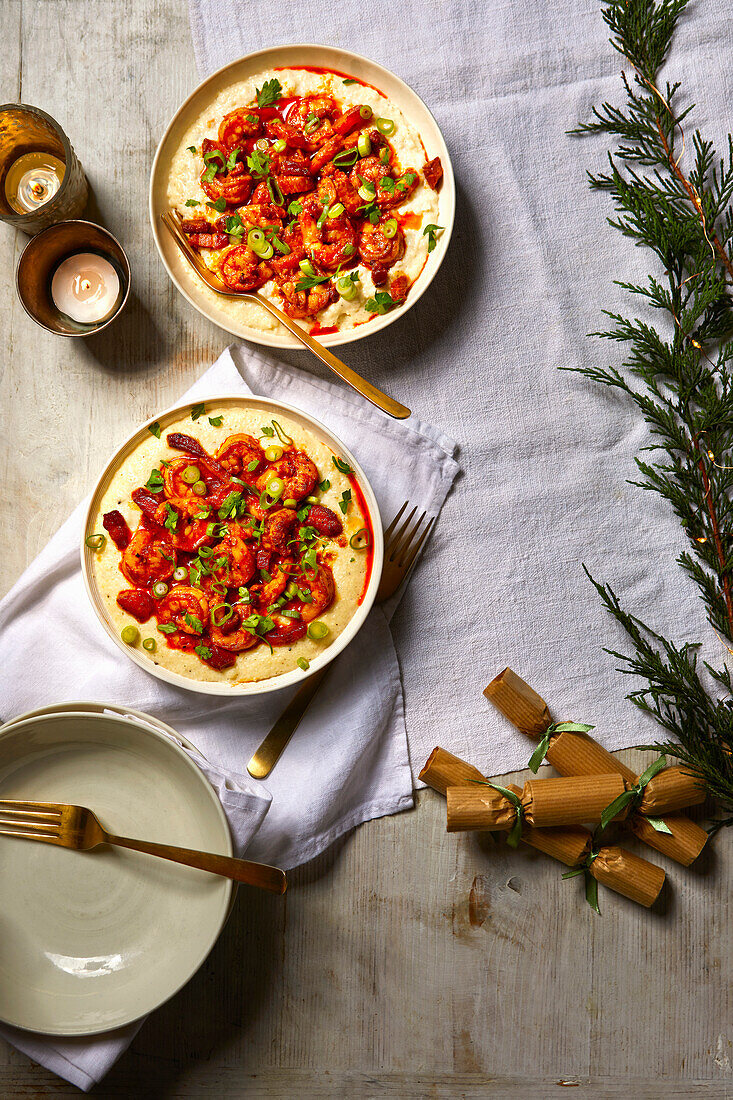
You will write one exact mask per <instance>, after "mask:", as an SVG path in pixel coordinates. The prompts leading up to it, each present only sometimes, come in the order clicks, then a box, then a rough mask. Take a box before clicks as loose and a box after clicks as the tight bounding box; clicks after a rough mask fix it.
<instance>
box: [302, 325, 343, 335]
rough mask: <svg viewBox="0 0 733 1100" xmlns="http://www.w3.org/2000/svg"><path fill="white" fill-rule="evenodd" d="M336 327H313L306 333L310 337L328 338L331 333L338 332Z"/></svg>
mask: <svg viewBox="0 0 733 1100" xmlns="http://www.w3.org/2000/svg"><path fill="white" fill-rule="evenodd" d="M338 330H339V327H338V325H325V326H322V325H313V327H312V328H310V329H309V330H308V331H309V332H310V334H311V336H330V335H331V333H332V332H338Z"/></svg>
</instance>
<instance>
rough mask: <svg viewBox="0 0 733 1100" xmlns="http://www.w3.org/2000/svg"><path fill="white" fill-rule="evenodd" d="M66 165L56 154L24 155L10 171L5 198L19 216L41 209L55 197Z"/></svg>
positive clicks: (6, 178) (38, 153)
mask: <svg viewBox="0 0 733 1100" xmlns="http://www.w3.org/2000/svg"><path fill="white" fill-rule="evenodd" d="M65 172H66V165H65V164H64V162H63V161H62V160H60V159H59V158H58V157H55V156H54V155H53V153H40V152H37V153H24V154H23V156H22V157H18V159H17V160H16V161H14V162H13V164H11V165H10V168H8V172H7V175H6V176H5V197H6V199H7V200H8V203H9V205H10V206H11V207H12V208H13V210H16V211H17V212H18V213H19V214H27V213H29V212H31V211H34V210H37V209H38V207H39V206H43V204H44V203H47V202H49V200H50V199H52V198H53V197H54V195H55V194H56V192H57V191H58V189H59V187H60V186H61V181H62V180H63V178H64V173H65Z"/></svg>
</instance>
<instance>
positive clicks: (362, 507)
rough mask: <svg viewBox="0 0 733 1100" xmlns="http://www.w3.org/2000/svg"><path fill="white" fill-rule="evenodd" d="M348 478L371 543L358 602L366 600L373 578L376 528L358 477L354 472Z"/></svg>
mask: <svg viewBox="0 0 733 1100" xmlns="http://www.w3.org/2000/svg"><path fill="white" fill-rule="evenodd" d="M348 478H349V485H350V486H351V491H352V493H353V494H354V498H355V499H356V503H357V504H358V506H359V511H360V512H361V514H362V516H363V517H364V529H365V530H366V533H367V538H368V540H369V544H368V546H367V547H366V550H365V553H366V573H365V574H364V587H363V588H362V590H361V595H360V596H359V599H358V600H357V603H362V601H363V600H364V597H365V596H366V594H367V588H368V587H369V581H370V580H371V576H372V566H373V565H374V529H373V527H372V517H371V516H370V514H369V509H368V508H367V502H366V500H365V499H364V494H363V493H362V491H361V488H360V486H359V482H358V481H357V480H356V478H355V477H354V475H353V474H349V475H348Z"/></svg>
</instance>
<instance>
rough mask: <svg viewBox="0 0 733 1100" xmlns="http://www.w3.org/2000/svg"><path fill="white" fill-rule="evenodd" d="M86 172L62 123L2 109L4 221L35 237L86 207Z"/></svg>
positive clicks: (37, 113) (32, 111)
mask: <svg viewBox="0 0 733 1100" xmlns="http://www.w3.org/2000/svg"><path fill="white" fill-rule="evenodd" d="M87 197H88V186H87V180H86V176H85V175H84V170H83V169H82V166H81V164H80V163H79V160H78V158H77V156H76V154H75V153H74V150H73V149H72V147H71V143H70V142H69V139H68V138H67V136H66V134H65V133H64V131H63V130H62V129H61V127H60V126H59V125H58V123H57V122H56V121H55V120H54V119H52V118H51V116H50V115H47V114H46V112H45V111H41V110H40V108H38V107H30V106H28V105H26V104H23V103H5V104H4V105H2V106H0V220H2V221H4V222H7V223H8V225H12V226H15V227H17V228H18V229H22V230H23V232H24V233H28V234H30V235H33V234H34V233H38V232H40V230H42V229H45V228H46V227H47V226H49V225H55V224H56V223H57V222H60V221H63V220H64V219H66V218H76V217H78V216H79V214H81V213H82V211H83V210H84V207H85V206H86V203H87Z"/></svg>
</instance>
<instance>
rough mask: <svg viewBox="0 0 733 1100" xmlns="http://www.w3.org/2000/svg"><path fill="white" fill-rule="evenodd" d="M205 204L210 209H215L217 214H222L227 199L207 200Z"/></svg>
mask: <svg viewBox="0 0 733 1100" xmlns="http://www.w3.org/2000/svg"><path fill="white" fill-rule="evenodd" d="M206 205H207V206H209V207H210V208H211V209H212V210H216V212H217V214H223V213H224V211H225V210H226V208H227V200H226V199H216V200H215V202H207V203H206Z"/></svg>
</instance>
